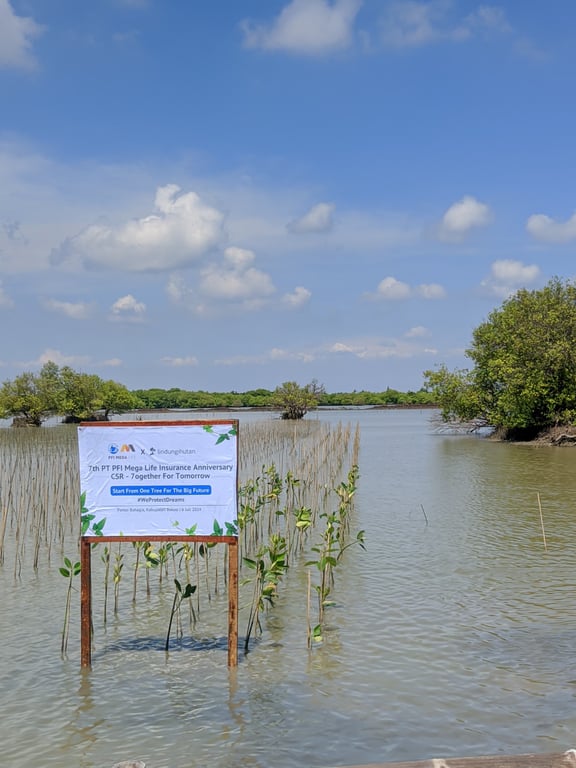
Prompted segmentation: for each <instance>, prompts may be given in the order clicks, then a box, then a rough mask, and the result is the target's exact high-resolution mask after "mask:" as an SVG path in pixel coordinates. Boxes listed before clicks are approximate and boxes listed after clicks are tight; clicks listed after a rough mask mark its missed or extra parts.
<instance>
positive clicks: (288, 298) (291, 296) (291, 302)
mask: <svg viewBox="0 0 576 768" xmlns="http://www.w3.org/2000/svg"><path fill="white" fill-rule="evenodd" d="M311 296H312V293H311V292H310V291H309V290H308V289H307V288H303V287H302V286H301V285H299V286H297V287H296V288H295V289H294V290H293V291H292V293H285V294H284V296H282V302H283V303H284V304H286V305H287V306H288V307H290V308H291V309H296V308H297V307H301V306H302V305H303V304H306V303H307V302H309V301H310V297H311Z"/></svg>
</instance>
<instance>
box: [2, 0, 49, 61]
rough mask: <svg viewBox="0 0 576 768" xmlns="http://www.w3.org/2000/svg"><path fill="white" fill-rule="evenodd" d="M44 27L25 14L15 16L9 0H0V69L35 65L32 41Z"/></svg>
mask: <svg viewBox="0 0 576 768" xmlns="http://www.w3.org/2000/svg"><path fill="white" fill-rule="evenodd" d="M43 31H44V27H42V26H41V25H40V24H38V23H37V22H35V21H34V19H31V18H29V17H26V16H17V15H16V13H15V11H14V9H13V8H12V6H11V4H10V0H0V69H2V68H3V67H5V68H8V67H15V68H20V69H31V68H33V67H34V66H35V65H36V60H35V59H34V56H33V55H32V41H33V40H34V38H36V37H38V36H39V35H41V34H42V32H43Z"/></svg>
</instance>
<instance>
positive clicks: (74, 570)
mask: <svg viewBox="0 0 576 768" xmlns="http://www.w3.org/2000/svg"><path fill="white" fill-rule="evenodd" d="M58 570H59V571H60V574H61V575H62V576H63V577H64V578H65V579H68V589H67V590H66V605H65V607H64V624H63V626H62V640H61V643H60V653H61V654H62V658H64V657H65V656H66V651H67V650H68V637H69V630H70V606H71V604H72V589H73V586H72V584H73V580H74V577H75V576H78V574H79V573H80V571H81V570H82V568H81V565H80V563H79V562H75V563H73V562H72V561H71V560H70V559H69V558H67V557H65V558H64V565H63V566H61V567H60V568H59V569H58Z"/></svg>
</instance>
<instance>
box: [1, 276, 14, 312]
mask: <svg viewBox="0 0 576 768" xmlns="http://www.w3.org/2000/svg"><path fill="white" fill-rule="evenodd" d="M13 306H14V302H13V301H12V299H11V298H10V296H8V294H7V293H6V291H5V290H4V288H3V287H2V281H1V280H0V308H4V309H10V307H13Z"/></svg>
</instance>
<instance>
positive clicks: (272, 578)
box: [244, 534, 288, 653]
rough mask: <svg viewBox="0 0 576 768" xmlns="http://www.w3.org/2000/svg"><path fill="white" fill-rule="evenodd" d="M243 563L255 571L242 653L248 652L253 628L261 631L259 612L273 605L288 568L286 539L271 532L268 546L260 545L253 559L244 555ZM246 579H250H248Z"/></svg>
mask: <svg viewBox="0 0 576 768" xmlns="http://www.w3.org/2000/svg"><path fill="white" fill-rule="evenodd" d="M244 563H245V564H246V566H247V567H248V568H251V569H252V570H254V571H255V576H254V593H253V597H252V605H251V606H250V614H249V616H248V626H247V628H246V638H245V640H244V653H248V646H249V643H250V637H251V635H252V632H253V631H254V629H257V630H258V631H259V632H262V625H261V624H260V613H261V612H262V611H263V610H264V609H265V607H266V605H270V606H272V605H274V599H275V598H276V596H277V591H278V584H279V583H280V581H281V580H282V577H283V576H284V573H285V572H286V570H287V568H288V562H287V560H286V539H285V538H284V537H283V536H280V535H278V534H273V535H272V536H271V537H270V541H269V543H268V546H262V547H260V549H259V550H258V552H257V554H256V557H255V559H252V558H249V557H245V558H244ZM246 581H250V579H247V580H246ZM244 583H246V582H244Z"/></svg>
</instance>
